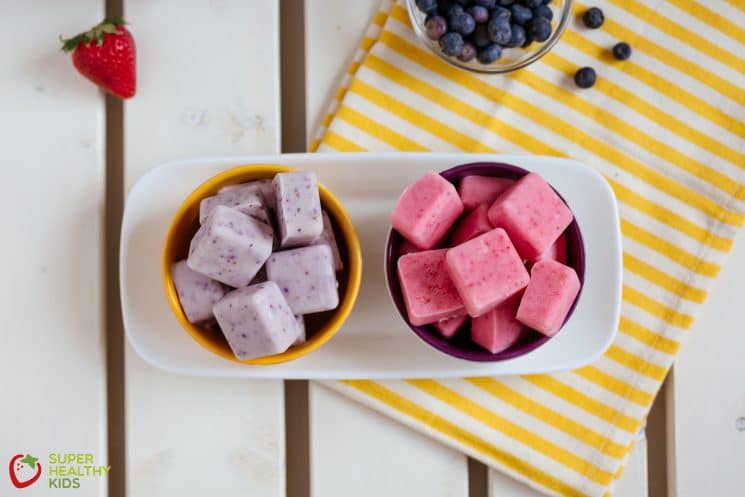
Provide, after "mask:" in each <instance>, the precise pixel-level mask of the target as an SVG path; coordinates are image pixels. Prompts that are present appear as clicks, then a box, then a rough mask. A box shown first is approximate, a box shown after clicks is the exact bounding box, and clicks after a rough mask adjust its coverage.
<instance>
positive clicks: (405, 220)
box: [391, 172, 463, 250]
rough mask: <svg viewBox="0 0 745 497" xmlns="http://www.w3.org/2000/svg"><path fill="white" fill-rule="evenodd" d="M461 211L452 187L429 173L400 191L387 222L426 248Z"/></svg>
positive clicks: (430, 246)
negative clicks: (389, 221)
mask: <svg viewBox="0 0 745 497" xmlns="http://www.w3.org/2000/svg"><path fill="white" fill-rule="evenodd" d="M462 212H463V202H461V201H460V197H459V196H458V192H457V191H456V190H455V187H454V186H453V185H452V184H451V183H450V182H449V181H447V180H446V179H445V178H443V177H442V176H440V175H439V174H437V173H433V172H429V173H427V174H426V175H424V176H423V177H422V178H420V179H419V180H418V181H416V182H415V183H413V184H411V185H409V186H408V187H407V188H406V189H405V190H404V192H403V193H402V194H401V197H400V198H399V199H398V202H397V203H396V207H395V208H394V209H393V213H392V214H391V224H392V225H393V229H395V230H396V231H398V232H399V233H400V234H401V236H403V237H404V238H406V239H407V240H408V241H410V242H411V243H413V244H414V245H416V246H417V247H421V248H422V249H425V250H428V249H431V248H433V247H434V246H435V245H437V242H439V241H440V240H441V239H442V238H443V237H444V236H445V234H446V233H447V231H448V230H449V229H450V227H451V226H452V225H453V223H454V222H455V220H456V219H458V216H460V214H461V213H462Z"/></svg>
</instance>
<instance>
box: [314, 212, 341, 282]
mask: <svg viewBox="0 0 745 497" xmlns="http://www.w3.org/2000/svg"><path fill="white" fill-rule="evenodd" d="M313 245H328V246H329V247H330V248H331V254H332V255H333V257H334V269H335V270H337V271H341V270H342V269H344V263H343V262H342V261H341V255H339V246H338V245H337V244H336V236H334V227H333V226H332V225H331V219H330V218H329V215H328V214H327V213H326V211H323V231H322V232H321V236H319V237H318V238H317V239H316V241H315V242H313Z"/></svg>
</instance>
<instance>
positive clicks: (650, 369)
mask: <svg viewBox="0 0 745 497" xmlns="http://www.w3.org/2000/svg"><path fill="white" fill-rule="evenodd" d="M605 357H607V358H608V359H610V360H612V361H615V362H617V363H618V364H620V365H622V366H624V367H626V368H628V369H631V370H633V371H636V372H637V373H639V374H641V375H644V376H646V377H647V378H652V379H653V380H657V381H662V380H664V379H665V375H666V374H667V369H666V368H663V367H662V366H658V365H657V364H653V363H651V362H649V361H645V360H644V359H642V358H641V357H638V356H636V355H634V354H632V353H631V352H628V351H626V350H624V349H622V348H621V347H619V346H618V345H611V346H610V348H609V349H608V350H607V351H606V353H605Z"/></svg>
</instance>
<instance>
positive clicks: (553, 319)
mask: <svg viewBox="0 0 745 497" xmlns="http://www.w3.org/2000/svg"><path fill="white" fill-rule="evenodd" d="M579 288H580V283H579V278H578V277H577V273H576V272H574V269H572V268H570V267H569V266H565V265H564V264H561V263H559V262H556V261H552V260H550V259H547V260H543V261H538V262H536V263H535V264H534V265H533V268H532V269H531V270H530V283H528V288H526V289H525V294H524V295H523V298H522V301H521V302H520V307H519V308H518V310H517V319H518V320H519V321H520V322H521V323H523V324H524V325H525V326H529V327H530V328H533V329H534V330H536V331H539V332H541V333H543V334H544V335H548V336H553V335H555V334H556V332H558V331H559V329H561V327H562V325H563V324H564V320H565V319H566V317H567V314H569V309H570V308H571V307H572V304H574V300H575V299H576V298H577V294H578V293H579Z"/></svg>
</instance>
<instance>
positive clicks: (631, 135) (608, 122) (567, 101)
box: [509, 54, 745, 200]
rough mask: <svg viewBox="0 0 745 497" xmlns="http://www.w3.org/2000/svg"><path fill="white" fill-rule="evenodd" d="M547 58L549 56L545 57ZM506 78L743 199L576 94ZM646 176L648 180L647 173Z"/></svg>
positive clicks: (529, 76)
mask: <svg viewBox="0 0 745 497" xmlns="http://www.w3.org/2000/svg"><path fill="white" fill-rule="evenodd" d="M549 56H550V54H549V55H548V56H547V57H549ZM509 77H511V78H512V79H514V80H516V81H520V82H522V83H524V84H525V85H527V86H529V87H530V88H533V89H534V90H535V91H537V92H539V93H542V94H544V95H547V96H548V97H551V98H552V99H554V100H555V101H556V102H557V103H562V104H563V105H565V106H567V107H569V108H572V109H574V110H575V111H576V112H579V113H580V114H583V115H584V116H586V117H588V118H589V119H591V120H593V121H595V122H596V123H598V124H600V125H601V126H603V127H605V128H606V129H608V130H609V131H611V132H613V133H617V134H618V135H621V136H623V137H624V138H626V139H627V140H629V141H631V142H633V143H635V144H637V145H638V146H640V147H641V148H643V149H645V150H647V151H648V152H650V153H652V154H655V155H657V156H658V157H660V158H661V159H663V160H665V161H667V162H668V163H669V164H670V165H671V166H673V167H677V168H679V169H682V170H684V171H686V172H688V173H689V174H692V175H693V176H696V177H697V178H699V179H700V180H703V181H705V182H707V183H709V184H711V185H712V186H715V187H717V188H719V189H720V190H722V191H723V192H725V193H727V194H729V195H733V196H735V197H736V198H738V199H740V200H743V199H745V191H744V190H743V189H742V187H741V185H740V184H739V183H738V182H737V181H735V180H733V179H732V178H730V177H728V176H726V175H725V174H722V173H721V172H720V171H718V170H717V169H714V168H712V167H709V166H707V165H705V164H703V163H702V162H699V161H696V160H694V159H693V158H691V157H688V156H686V155H685V154H683V153H681V152H680V151H678V150H677V149H675V148H673V147H671V146H669V145H667V144H666V143H664V142H662V141H661V140H658V139H656V138H653V137H652V136H650V135H647V134H646V133H644V132H642V131H641V130H640V129H639V128H638V127H636V126H633V125H631V124H629V123H627V122H626V121H624V120H623V119H621V118H619V117H618V116H616V115H614V114H613V113H612V112H609V111H606V110H604V109H602V108H601V107H598V106H596V105H593V104H592V103H590V102H589V101H587V100H585V99H583V98H582V97H581V96H579V94H578V93H577V92H576V91H570V90H568V89H567V88H563V87H561V86H558V85H554V84H551V83H549V82H548V81H546V80H545V79H543V78H541V77H540V76H538V75H536V74H535V73H534V72H531V71H517V72H515V73H513V74H512V75H511V76H509ZM544 117H545V116H544ZM595 148H596V149H597V148H598V147H597V146H596V147H595ZM638 169H639V168H638ZM639 170H641V169H639ZM646 176H648V177H650V175H649V173H647V174H646Z"/></svg>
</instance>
